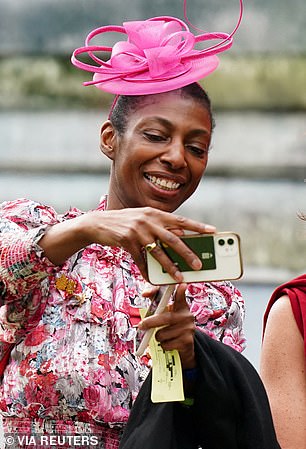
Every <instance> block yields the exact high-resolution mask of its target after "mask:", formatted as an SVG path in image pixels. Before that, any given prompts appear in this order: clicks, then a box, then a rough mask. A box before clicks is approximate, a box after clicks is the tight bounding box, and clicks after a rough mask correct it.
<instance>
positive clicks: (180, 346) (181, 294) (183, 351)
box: [138, 284, 196, 369]
mask: <svg viewBox="0 0 306 449" xmlns="http://www.w3.org/2000/svg"><path fill="white" fill-rule="evenodd" d="M186 288H187V285H186V284H179V285H178V287H177V289H176V293H175V298H174V302H173V304H171V305H170V306H168V310H167V311H165V312H163V313H161V314H159V315H153V316H151V317H148V318H144V319H143V320H142V321H141V323H139V326H138V327H139V329H140V330H142V331H143V330H144V331H145V330H148V329H150V328H152V327H154V328H158V327H162V328H161V329H159V330H158V331H157V332H156V334H155V338H156V340H157V341H159V342H160V344H161V346H162V348H163V349H164V350H165V351H170V350H172V349H177V350H178V351H179V354H180V358H181V363H182V367H183V368H184V369H188V368H194V367H195V365H196V362H195V353H194V332H195V322H194V316H193V315H192V313H191V312H190V310H189V306H188V304H187V302H186V296H185V291H186Z"/></svg>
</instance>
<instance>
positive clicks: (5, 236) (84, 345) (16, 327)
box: [0, 14, 278, 449]
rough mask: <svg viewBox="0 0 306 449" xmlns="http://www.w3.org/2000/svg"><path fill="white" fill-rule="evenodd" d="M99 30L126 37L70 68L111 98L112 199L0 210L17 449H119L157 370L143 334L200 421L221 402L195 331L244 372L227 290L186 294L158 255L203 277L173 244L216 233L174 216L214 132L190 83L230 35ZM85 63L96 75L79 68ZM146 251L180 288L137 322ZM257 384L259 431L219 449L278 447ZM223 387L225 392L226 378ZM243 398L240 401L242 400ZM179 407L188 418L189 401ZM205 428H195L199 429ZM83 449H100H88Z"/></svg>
mask: <svg viewBox="0 0 306 449" xmlns="http://www.w3.org/2000/svg"><path fill="white" fill-rule="evenodd" d="M240 18H241V14H240ZM239 20H240V19H239ZM106 29H108V30H110V31H120V32H125V33H126V34H128V37H129V40H128V41H127V42H118V43H117V44H116V45H115V46H114V49H113V52H112V57H111V61H110V62H107V63H104V62H102V61H101V60H99V58H97V57H96V56H95V55H94V54H93V52H94V51H95V49H96V48H95V47H92V46H89V45H88V43H89V41H90V39H91V38H92V37H94V36H95V35H97V34H99V32H101V30H102V31H103V32H104V31H105V29H104V28H103V29H98V30H94V31H93V32H92V33H90V35H89V37H88V38H87V40H86V45H85V47H82V48H81V49H78V50H76V51H75V52H74V55H73V58H72V60H73V62H74V63H75V64H77V65H79V66H80V67H81V68H88V67H89V70H90V71H96V72H97V73H98V74H97V75H94V80H93V83H97V84H98V87H99V88H101V89H105V90H111V91H112V90H113V89H114V93H115V94H118V95H119V96H118V97H117V98H116V100H115V104H114V106H113V108H112V110H111V113H110V116H109V119H108V120H107V121H106V122H105V123H103V124H102V128H101V150H102V151H103V153H105V154H106V155H107V156H108V157H109V158H110V159H111V176H110V183H109V188H108V193H107V195H105V196H103V197H102V198H101V201H100V203H99V204H98V205H97V207H96V208H95V209H94V210H91V211H88V212H82V211H80V210H78V209H76V208H71V209H70V210H69V211H68V212H66V213H65V214H63V215H62V214H58V213H56V211H55V210H54V209H53V208H51V207H48V206H46V205H43V204H38V203H35V202H33V201H31V200H27V199H19V200H16V201H10V202H5V203H3V204H2V205H1V206H0V234H1V239H0V297H1V304H2V309H1V311H0V312H1V313H0V318H1V323H0V324H1V326H0V329H1V331H0V349H1V354H2V355H3V354H8V355H9V354H10V351H11V350H12V346H13V350H12V352H11V354H10V357H9V360H8V364H7V365H5V363H3V364H2V367H3V368H4V372H3V380H2V383H1V386H0V408H1V410H2V413H3V416H4V418H3V424H4V432H5V433H6V434H7V435H9V434H14V435H16V438H17V437H18V438H19V440H18V441H19V445H15V447H16V448H17V447H23V443H22V441H23V440H22V439H21V436H22V435H26V436H27V437H31V438H33V437H34V438H35V437H37V438H38V436H39V435H44V436H45V435H51V436H56V435H57V436H58V435H64V436H67V437H71V436H74V435H79V434H80V433H81V434H84V435H91V436H94V437H96V438H98V440H99V444H100V447H101V448H102V447H103V448H105V449H106V448H107V449H118V447H119V444H120V440H121V437H122V433H123V429H124V428H125V426H126V423H127V421H128V418H129V415H130V411H131V409H132V406H133V403H134V401H135V398H136V397H137V395H138V393H139V391H140V389H141V387H142V385H143V383H144V380H145V379H146V378H148V377H147V376H148V373H149V371H150V367H151V363H152V362H151V360H150V352H147V353H146V354H145V355H144V356H143V357H138V356H137V355H136V351H135V345H136V343H137V341H139V335H138V333H137V332H136V327H135V326H137V325H138V326H139V327H140V328H142V329H143V330H147V329H152V328H160V329H159V330H158V332H157V333H156V340H157V341H158V342H159V345H160V347H161V348H162V349H163V351H168V350H176V351H177V354H178V364H179V366H182V369H183V371H182V374H183V375H182V376H181V377H182V391H183V392H184V394H186V395H189V396H190V395H194V396H195V402H196V398H197V387H198V384H197V382H198V383H199V385H204V386H205V388H206V387H207V388H209V391H210V392H211V393H212V395H211V399H210V401H209V402H206V406H205V410H206V411H208V414H209V413H210V410H212V411H213V413H212V416H215V415H214V413H215V412H216V408H215V407H214V404H215V403H216V404H218V405H219V399H220V400H221V398H220V393H219V392H221V396H224V395H223V392H224V390H223V389H222V388H221V389H219V388H217V389H216V388H215V386H214V382H211V381H209V376H208V378H207V381H205V382H204V381H203V382H202V379H204V377H203V378H202V374H205V373H202V366H204V367H205V366H208V365H207V363H203V364H202V363H200V361H198V359H197V356H196V345H195V333H196V329H197V332H200V333H202V335H205V334H208V335H209V337H211V338H212V339H215V340H219V341H222V342H223V343H225V344H226V345H227V346H228V347H231V348H228V350H229V351H232V352H227V350H224V349H223V347H225V345H220V346H217V348H218V347H219V350H218V351H217V352H220V351H221V353H222V352H223V351H226V354H228V355H229V357H228V358H227V360H228V363H229V364H230V365H231V366H232V367H236V362H234V360H238V362H237V363H238V365H239V366H240V363H245V362H242V360H244V359H243V358H241V359H240V358H239V357H240V355H239V354H238V353H239V352H240V351H242V350H243V349H244V346H245V339H244V334H243V329H242V325H243V318H244V303H243V300H242V298H241V295H240V293H239V291H238V290H237V289H236V288H235V287H234V286H233V285H232V284H231V283H230V282H217V283H212V282H211V283H207V282H206V283H198V284H189V285H188V286H187V285H186V284H184V283H182V281H183V275H182V273H181V272H180V271H178V269H177V267H176V265H175V264H174V263H173V262H172V261H171V260H170V259H169V258H168V257H167V255H166V253H165V252H163V251H162V249H161V247H160V246H159V244H158V241H162V242H164V243H165V244H167V245H168V246H170V247H171V248H172V249H173V250H174V251H176V252H177V253H178V254H179V255H180V256H181V257H182V258H183V259H185V261H186V263H187V264H188V265H189V266H190V267H192V268H193V269H200V268H201V261H200V259H199V258H198V257H197V256H196V255H195V254H194V253H193V252H192V251H191V249H190V248H189V247H188V246H186V245H185V244H184V243H183V241H182V240H181V239H180V238H179V237H180V236H181V235H182V234H184V233H185V232H186V231H187V232H190V231H191V232H194V233H213V232H214V231H215V227H214V226H212V225H208V224H205V223H202V222H199V221H196V220H193V219H191V218H186V217H183V216H180V215H177V214H176V213H175V210H176V209H177V208H178V207H179V206H180V205H181V204H182V203H183V202H185V201H186V200H187V199H188V198H189V197H190V196H191V195H192V193H193V192H194V191H195V190H196V188H197V186H198V183H199V181H200V179H201V177H202V175H203V173H204V171H205V168H206V165H207V160H208V150H209V145H210V140H211V133H212V128H213V123H212V116H211V110H210V102H209V99H208V97H207V95H206V94H205V92H204V91H203V90H202V89H201V88H200V87H199V86H198V85H197V84H194V83H195V82H197V81H198V80H199V79H200V78H201V77H203V76H206V75H207V74H208V73H211V71H212V70H213V69H214V68H216V66H217V62H218V60H217V57H216V56H215V53H217V52H219V51H222V50H225V49H227V48H229V47H230V46H231V44H232V36H233V33H232V34H230V35H228V34H227V33H217V34H212V35H210V34H209V33H208V34H206V35H200V37H199V38H197V37H194V36H193V35H192V34H191V33H190V32H189V30H188V27H187V25H185V24H184V23H183V22H181V21H180V20H178V19H175V18H169V17H167V18H154V19H150V20H148V21H144V22H131V23H125V24H124V27H106ZM208 38H213V39H214V40H215V39H216V38H217V39H219V40H220V41H221V42H220V44H216V45H214V46H212V47H210V48H209V49H207V51H206V50H203V52H198V51H197V50H195V49H194V45H195V44H196V43H197V42H199V41H206V40H207V39H208ZM85 51H88V52H89V55H90V56H91V57H92V58H93V60H94V61H95V62H97V63H98V64H100V67H98V68H97V67H96V66H95V68H93V67H91V66H87V65H86V64H85V65H84V64H83V63H78V62H77V60H76V56H77V55H79V54H81V53H83V52H85ZM131 55H132V56H131ZM131 58H132V62H133V64H132V65H131V64H130V62H131ZM155 62H156V63H155ZM90 83H91V82H90ZM140 94H141V96H139V95H140ZM122 95H123V96H122ZM148 245H149V247H148ZM145 247H147V248H150V252H151V255H152V256H153V257H155V258H156V259H157V260H158V261H159V262H160V264H161V265H162V266H163V268H164V270H165V271H166V272H168V273H169V274H170V275H171V276H172V277H173V278H174V280H175V281H176V282H177V283H179V284H180V285H178V286H177V287H176V290H175V292H174V293H173V297H172V303H171V304H170V306H169V309H168V310H167V311H165V312H164V313H161V314H160V315H155V316H150V317H147V318H145V319H144V320H143V321H142V322H140V310H139V309H142V308H146V307H148V305H149V304H150V300H151V298H153V297H154V296H155V294H156V291H157V290H158V289H157V287H153V286H148V285H147V280H148V276H147V267H146V258H145V251H144V249H145ZM209 337H208V336H207V335H205V338H204V340H205V341H206V338H207V340H208V339H209V340H211V338H209ZM201 339H202V341H203V338H202V337H200V341H201ZM212 351H213V352H214V350H212ZM208 354H210V350H208ZM233 354H235V355H233ZM211 358H213V357H212V356H211ZM202 361H203V360H202ZM215 369H219V368H216V367H214V368H213V371H215ZM249 369H251V368H249ZM251 371H252V370H251ZM221 372H222V370H221ZM252 373H253V377H252V378H254V385H253V384H252V387H249V384H248V383H247V388H246V389H248V388H250V389H251V390H252V389H253V388H255V389H256V391H257V392H259V393H260V394H259V397H260V400H259V402H260V404H259V405H260V407H259V410H260V413H262V411H263V410H265V411H266V415H264V416H265V420H264V422H263V421H262V420H260V419H259V420H256V419H255V418H256V416H254V415H256V411H255V410H257V409H256V407H255V408H252V411H253V412H252V413H251V414H247V416H250V415H251V420H250V421H251V422H252V423H256V425H254V424H252V426H253V427H254V430H255V431H254V432H253V433H251V436H250V434H249V432H248V430H251V429H249V425H247V426H246V428H245V429H244V431H243V435H242V436H241V435H240V433H239V432H238V431H237V432H236V431H235V432H234V433H233V444H232V445H231V446H230V445H227V449H235V448H236V447H237V448H238V447H245V448H249V447H254V448H255V447H261V449H274V448H277V447H278V445H277V443H276V440H275V435H274V431H273V426H272V424H271V418H270V415H269V408H268V403H267V400H266V397H265V394H264V390H263V389H262V385H261V383H260V381H259V379H258V377H256V373H255V370H253V371H252ZM206 374H207V373H206ZM233 378H234V376H233ZM221 383H222V385H227V382H225V379H223V378H222V376H221ZM237 394H238V395H242V396H248V395H245V394H244V392H243V391H242V390H241V391H240V392H239V393H237ZM205 396H206V395H205ZM252 397H256V398H257V397H258V396H257V395H256V394H252ZM166 399H167V398H166ZM244 399H246V398H244ZM187 402H188V404H189V406H190V404H192V403H193V400H191V399H190V398H188V401H187ZM247 403H248V402H247ZM236 404H237V401H236V398H235V397H228V398H227V399H226V401H225V403H224V407H218V410H222V412H223V410H224V411H225V414H226V419H225V420H223V421H224V422H225V423H226V426H227V427H228V428H233V429H235V428H236V426H237V427H238V426H240V417H241V415H242V414H243V415H246V414H245V413H242V412H241V410H239V411H236ZM177 405H178V413H179V415H181V414H185V413H186V411H185V408H184V407H185V405H186V403H184V404H180V403H178V404H177ZM201 408H203V407H201ZM233 410H235V413H233ZM190 416H191V415H190ZM258 417H259V415H258V416H257V418H258ZM228 420H231V422H232V420H233V423H232V424H233V425H232V424H231V425H228V422H229V421H228ZM216 422H219V420H218V419H216ZM200 427H203V426H202V423H201V425H200V426H199V425H198V424H197V425H196V427H195V430H196V431H198V430H200ZM208 427H210V426H208ZM190 429H192V426H190ZM185 430H186V432H187V428H186V426H185V427H184V431H185ZM208 430H209V429H208ZM217 433H218V432H217ZM219 434H220V435H222V438H227V437H228V436H229V435H228V432H225V433H223V432H219ZM238 434H239V436H238ZM186 435H187V433H186ZM215 435H216V432H213V440H214V441H217V439H216V437H215ZM244 435H247V442H246V441H244V440H245V439H246V437H245V436H244ZM252 435H253V436H252ZM197 438H198V440H194V441H193V440H192V441H191V440H190V444H192V446H190V447H192V448H198V446H199V444H202V443H203V441H204V440H203V435H200V433H199V434H198V433H197ZM238 440H239V441H238ZM241 440H242V441H241ZM255 440H256V444H257V443H258V444H257V445H256V446H255ZM16 441H17V439H16ZM245 443H247V444H245ZM180 444H181V443H180ZM249 444H251V445H253V446H251V445H249ZM63 447H64V446H63ZM66 447H70V446H69V444H68V443H67V445H66ZM84 447H86V448H88V447H92V448H94V447H96V442H95V443H93V444H92V445H88V444H86V445H85V444H84ZM133 447H134V449H135V446H133ZM143 447H145V445H144V446H143ZM155 447H156V446H155ZM168 447H169V448H170V445H169V446H168ZM176 447H180V445H178V446H176ZM181 447H183V448H184V449H187V446H186V445H184V446H181ZM188 447H189V446H188ZM211 447H213V446H211ZM218 447H225V445H224V444H223V443H222V444H220V445H219V446H218ZM171 448H174V446H171Z"/></svg>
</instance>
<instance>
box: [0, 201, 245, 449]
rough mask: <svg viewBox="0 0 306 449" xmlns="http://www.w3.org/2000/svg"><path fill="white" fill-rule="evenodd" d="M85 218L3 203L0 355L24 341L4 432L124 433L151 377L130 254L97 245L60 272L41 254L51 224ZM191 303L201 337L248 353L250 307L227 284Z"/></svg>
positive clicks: (5, 385)
mask: <svg viewBox="0 0 306 449" xmlns="http://www.w3.org/2000/svg"><path fill="white" fill-rule="evenodd" d="M105 207H106V198H103V199H102V201H101V203H100V205H99V207H98V209H99V210H105ZM82 213H83V212H81V211H79V210H77V209H71V210H69V211H68V212H67V213H66V214H64V215H58V214H57V213H56V212H55V211H54V210H53V209H52V208H50V207H47V206H44V205H41V204H38V203H35V202H33V201H29V200H26V199H20V200H16V201H11V202H5V203H3V204H2V205H0V217H1V220H0V236H1V238H0V301H1V303H0V304H1V307H0V323H1V326H0V342H1V343H0V351H1V350H3V348H5V345H7V344H8V343H10V342H16V343H17V344H16V346H15V348H14V351H13V352H12V354H11V359H10V361H9V364H8V366H7V367H6V370H5V373H4V377H3V381H2V383H1V386H0V409H1V411H2V415H3V417H4V418H5V419H4V423H7V426H8V427H7V429H8V428H9V427H10V425H12V423H13V422H14V420H18V419H22V420H24V421H27V420H30V421H29V422H32V421H33V422H36V423H37V422H41V420H43V421H44V420H46V421H48V420H49V421H50V422H51V421H52V422H53V421H54V422H63V421H65V422H74V423H75V422H86V423H88V425H89V426H97V425H100V426H102V427H103V426H106V428H108V427H110V428H114V427H115V428H121V427H122V426H123V425H124V423H125V422H126V421H127V419H128V416H129V411H130V409H131V406H132V403H133V401H134V400H135V398H136V396H137V393H138V391H139V389H140V387H141V385H142V383H143V381H144V379H145V378H146V376H147V374H148V371H149V367H148V366H147V363H146V357H143V358H141V359H139V358H137V357H135V355H134V349H135V341H136V330H135V328H134V327H133V325H132V322H131V315H132V313H131V311H134V310H135V309H138V308H140V307H147V306H148V299H147V298H144V297H142V294H141V293H142V290H143V288H144V285H145V282H144V279H143V278H142V276H141V274H140V272H139V270H138V268H137V266H136V265H135V263H134V262H133V260H132V258H131V256H130V254H128V253H127V252H126V251H125V250H124V249H122V248H110V247H108V246H101V245H97V244H93V245H90V246H88V247H86V248H84V249H83V250H81V251H79V252H78V253H77V254H75V255H74V256H73V257H71V258H70V259H68V260H67V261H66V262H65V264H64V265H62V266H54V265H53V264H52V263H51V262H50V261H49V260H48V259H47V258H46V257H45V256H44V254H43V251H42V249H41V248H40V247H39V240H40V238H41V237H42V235H43V234H44V232H45V230H46V229H47V227H48V226H50V225H53V224H55V223H58V222H61V221H64V220H69V219H71V218H73V217H76V216H79V215H80V214H82ZM187 298H188V301H189V303H190V307H191V310H192V312H193V313H194V315H195V318H196V323H197V326H198V327H199V328H200V329H202V330H203V331H204V332H206V333H208V334H209V335H210V336H211V337H212V338H215V339H219V340H221V341H223V342H224V343H225V344H228V345H230V346H232V347H234V348H235V349H236V350H238V351H242V350H243V348H244V346H245V339H244V335H243V331H242V323H243V318H244V303H243V300H242V298H241V295H240V293H239V291H238V290H237V289H236V288H235V287H234V286H233V285H232V284H231V283H230V282H217V283H205V284H204V283H203V284H200V283H198V284H190V285H189V286H188V291H187ZM136 311H137V310H136ZM42 312H43V313H42ZM41 315H42V316H41ZM10 420H11V421H10ZM31 420H32V421H31ZM10 422H11V424H9V423H10ZM27 422H28V421H27ZM5 425H6V424H5ZM13 426H14V425H13ZM34 427H35V426H34ZM27 428H28V429H29V428H31V429H32V430H31V431H32V432H33V426H32V427H31V426H30V425H29V426H28V427H27ZM105 444H106V443H105ZM112 447H115V446H112Z"/></svg>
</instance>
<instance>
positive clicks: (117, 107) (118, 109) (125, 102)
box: [109, 83, 215, 135]
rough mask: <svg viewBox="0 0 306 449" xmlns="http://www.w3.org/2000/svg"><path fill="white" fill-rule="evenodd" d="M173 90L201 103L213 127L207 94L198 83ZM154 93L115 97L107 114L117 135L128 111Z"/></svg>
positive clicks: (126, 118)
mask: <svg viewBox="0 0 306 449" xmlns="http://www.w3.org/2000/svg"><path fill="white" fill-rule="evenodd" d="M175 92H180V94H181V95H182V97H189V98H193V99H194V100H195V101H197V102H198V103H199V104H201V105H202V106H203V107H204V108H205V109H206V110H207V111H208V113H209V117H210V121H211V126H212V129H213V128H214V125H215V123H214V119H213V115H212V110H211V102H210V99H209V96H208V95H207V93H206V92H205V90H204V89H203V88H202V87H201V86H200V85H199V84H198V83H192V84H188V85H187V86H184V87H181V88H180V89H176V90H175ZM165 93H166V92H165ZM155 95H156V94H149V95H118V96H117V97H116V98H115V101H114V104H113V107H112V109H111V111H110V114H109V119H110V121H111V122H112V124H113V126H114V128H115V130H116V131H117V132H118V134H119V135H123V134H124V132H125V130H126V126H127V121H128V118H129V115H130V113H132V112H135V111H136V110H137V108H138V106H139V105H140V104H143V103H144V102H145V101H148V99H149V98H150V97H153V96H155ZM157 95H158V94H157Z"/></svg>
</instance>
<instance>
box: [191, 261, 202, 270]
mask: <svg viewBox="0 0 306 449" xmlns="http://www.w3.org/2000/svg"><path fill="white" fill-rule="evenodd" d="M191 266H192V268H193V269H194V270H199V269H200V268H202V262H201V261H200V260H198V259H194V260H193V261H192V263H191Z"/></svg>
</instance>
